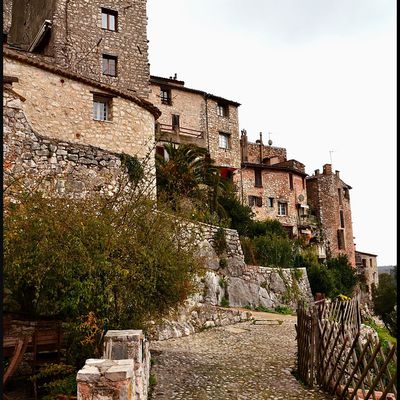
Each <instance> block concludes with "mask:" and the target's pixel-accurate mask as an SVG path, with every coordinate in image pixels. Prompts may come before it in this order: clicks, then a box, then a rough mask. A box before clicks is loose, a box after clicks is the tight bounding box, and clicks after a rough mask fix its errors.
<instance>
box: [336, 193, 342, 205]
mask: <svg viewBox="0 0 400 400" xmlns="http://www.w3.org/2000/svg"><path fill="white" fill-rule="evenodd" d="M337 191H338V197H339V205H340V206H341V205H342V189H338V190H337Z"/></svg>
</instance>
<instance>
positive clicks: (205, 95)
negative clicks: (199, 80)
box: [204, 93, 210, 153]
mask: <svg viewBox="0 0 400 400" xmlns="http://www.w3.org/2000/svg"><path fill="white" fill-rule="evenodd" d="M204 100H205V102H206V135H207V150H208V153H210V136H209V134H208V93H204Z"/></svg>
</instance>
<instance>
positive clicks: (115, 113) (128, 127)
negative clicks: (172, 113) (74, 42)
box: [4, 57, 154, 162]
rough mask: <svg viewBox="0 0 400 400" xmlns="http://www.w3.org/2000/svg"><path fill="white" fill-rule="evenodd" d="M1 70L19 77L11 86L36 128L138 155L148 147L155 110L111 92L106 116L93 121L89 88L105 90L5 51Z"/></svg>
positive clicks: (77, 140) (57, 135)
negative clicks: (109, 110) (14, 56)
mask: <svg viewBox="0 0 400 400" xmlns="http://www.w3.org/2000/svg"><path fill="white" fill-rule="evenodd" d="M4 75H11V76H15V77H17V78H18V79H19V82H17V83H14V85H13V87H14V90H15V91H16V92H17V93H19V94H20V95H21V96H23V97H24V98H25V99H26V101H25V102H24V111H25V114H26V117H27V118H28V120H29V122H30V123H31V124H32V126H33V127H34V129H35V131H37V132H38V133H39V134H42V135H46V136H51V137H53V138H57V139H61V140H67V141H70V142H75V143H80V144H87V145H92V146H98V147H101V148H103V149H107V150H110V151H115V152H118V153H123V152H124V153H127V154H130V155H137V156H138V157H139V158H144V157H146V155H147V154H148V152H149V151H153V148H154V116H153V115H152V114H151V113H150V112H149V111H148V110H146V109H144V108H142V107H140V106H139V105H138V104H136V103H134V102H133V101H130V100H128V99H125V98H122V97H118V96H115V97H113V99H112V106H111V108H112V110H111V113H112V118H111V121H96V120H94V119H93V92H95V93H99V92H100V93H102V92H104V93H105V94H107V92H105V91H101V90H99V89H98V88H96V87H92V86H90V85H89V84H86V83H82V82H79V81H77V80H73V79H69V78H65V77H62V76H60V75H58V74H56V73H52V72H49V71H46V70H44V69H41V68H38V67H35V66H32V65H29V64H26V63H23V62H20V61H18V60H14V59H11V58H8V57H5V60H4ZM150 160H153V157H150ZM152 162H154V161H152Z"/></svg>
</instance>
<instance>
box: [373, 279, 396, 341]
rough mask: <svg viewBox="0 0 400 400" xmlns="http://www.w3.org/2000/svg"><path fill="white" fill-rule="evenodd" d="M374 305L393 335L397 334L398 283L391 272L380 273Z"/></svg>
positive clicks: (374, 295)
mask: <svg viewBox="0 0 400 400" xmlns="http://www.w3.org/2000/svg"><path fill="white" fill-rule="evenodd" d="M373 307H374V311H375V314H376V315H379V316H380V317H381V318H382V321H383V322H384V324H385V326H386V328H387V329H388V330H389V331H390V333H391V334H392V335H393V336H396V335H397V312H396V309H395V307H397V285H396V280H395V278H394V277H393V276H391V275H390V274H380V275H379V285H378V287H377V288H376V289H375V290H374V291H373Z"/></svg>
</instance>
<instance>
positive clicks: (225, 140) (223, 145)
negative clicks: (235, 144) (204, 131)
mask: <svg viewBox="0 0 400 400" xmlns="http://www.w3.org/2000/svg"><path fill="white" fill-rule="evenodd" d="M229 136H230V135H229V134H228V133H222V132H220V133H219V148H220V149H225V150H227V149H229Z"/></svg>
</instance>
